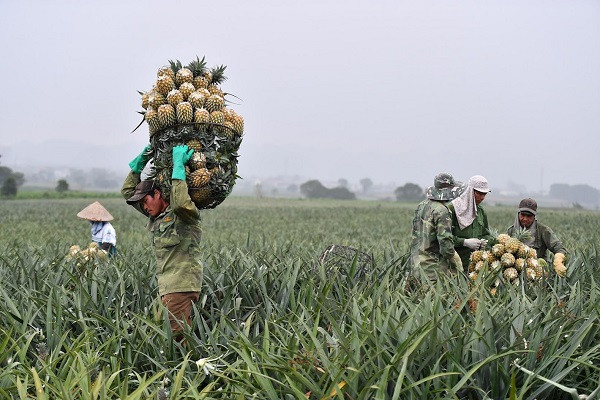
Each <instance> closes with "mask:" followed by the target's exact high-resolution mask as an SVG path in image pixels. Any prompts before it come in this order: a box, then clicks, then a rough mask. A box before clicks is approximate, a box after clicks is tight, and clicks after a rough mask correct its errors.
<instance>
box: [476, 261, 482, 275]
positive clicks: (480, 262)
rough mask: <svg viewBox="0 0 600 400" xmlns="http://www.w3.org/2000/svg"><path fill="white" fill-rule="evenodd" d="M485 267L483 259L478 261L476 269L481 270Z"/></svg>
mask: <svg viewBox="0 0 600 400" xmlns="http://www.w3.org/2000/svg"><path fill="white" fill-rule="evenodd" d="M482 268H483V261H477V263H476V264H475V271H477V272H479V271H481V269H482Z"/></svg>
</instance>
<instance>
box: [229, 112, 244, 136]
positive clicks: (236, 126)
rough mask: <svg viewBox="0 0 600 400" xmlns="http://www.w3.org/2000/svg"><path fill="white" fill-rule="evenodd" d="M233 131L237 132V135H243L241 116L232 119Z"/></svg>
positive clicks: (242, 119)
mask: <svg viewBox="0 0 600 400" xmlns="http://www.w3.org/2000/svg"><path fill="white" fill-rule="evenodd" d="M232 123H233V130H234V131H236V132H237V134H238V135H240V136H241V135H243V134H244V118H242V116H241V115H235V116H234V117H233V121H232Z"/></svg>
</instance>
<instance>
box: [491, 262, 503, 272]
mask: <svg viewBox="0 0 600 400" xmlns="http://www.w3.org/2000/svg"><path fill="white" fill-rule="evenodd" d="M500 267H501V264H500V261H499V260H495V261H492V263H491V264H490V268H491V269H492V271H497V270H499V269H500Z"/></svg>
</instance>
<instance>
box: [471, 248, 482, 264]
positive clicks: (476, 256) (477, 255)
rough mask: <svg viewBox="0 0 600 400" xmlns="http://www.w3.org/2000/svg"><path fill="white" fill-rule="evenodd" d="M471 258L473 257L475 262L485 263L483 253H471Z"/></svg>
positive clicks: (478, 251) (476, 251)
mask: <svg viewBox="0 0 600 400" xmlns="http://www.w3.org/2000/svg"><path fill="white" fill-rule="evenodd" d="M470 257H471V260H473V261H474V262H479V261H483V251H481V250H475V251H474V252H472V253H471V256H470Z"/></svg>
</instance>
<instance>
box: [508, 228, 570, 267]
mask: <svg viewBox="0 0 600 400" xmlns="http://www.w3.org/2000/svg"><path fill="white" fill-rule="evenodd" d="M534 223H535V224H537V225H536V228H535V237H534V238H533V244H530V245H529V247H533V248H534V249H535V251H536V252H537V256H538V257H540V258H545V259H546V260H547V261H549V262H550V261H551V259H552V257H548V254H547V253H548V251H550V252H552V253H554V254H556V253H563V254H567V249H565V246H563V243H562V242H561V241H560V240H559V239H558V237H557V236H556V234H555V233H554V232H553V231H552V229H550V228H549V227H548V225H544V224H542V223H541V222H539V221H538V220H536V221H535V222H534ZM514 232H515V227H514V225H513V226H509V227H508V229H507V230H506V233H508V234H509V235H511V236H512V235H513V233H514Z"/></svg>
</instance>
